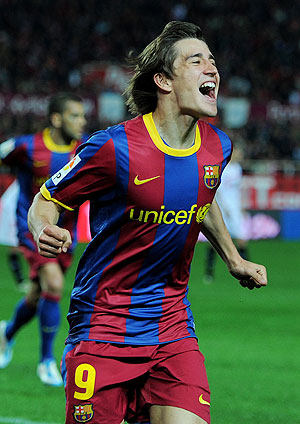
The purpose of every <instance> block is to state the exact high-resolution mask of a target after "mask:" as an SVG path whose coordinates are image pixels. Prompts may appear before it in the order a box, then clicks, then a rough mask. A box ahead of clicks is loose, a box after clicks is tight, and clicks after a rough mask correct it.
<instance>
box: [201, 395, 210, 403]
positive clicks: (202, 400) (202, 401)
mask: <svg viewBox="0 0 300 424" xmlns="http://www.w3.org/2000/svg"><path fill="white" fill-rule="evenodd" d="M199 402H200V403H201V404H202V405H210V403H209V402H207V401H206V400H204V399H203V394H201V395H200V396H199Z"/></svg>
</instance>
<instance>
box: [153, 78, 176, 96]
mask: <svg viewBox="0 0 300 424" xmlns="http://www.w3.org/2000/svg"><path fill="white" fill-rule="evenodd" d="M153 80H154V82H155V84H156V85H157V87H158V88H160V89H161V90H163V91H166V92H168V93H169V92H170V91H171V90H172V82H171V80H170V79H169V78H167V77H166V75H165V74H163V73H157V74H155V75H154V76H153Z"/></svg>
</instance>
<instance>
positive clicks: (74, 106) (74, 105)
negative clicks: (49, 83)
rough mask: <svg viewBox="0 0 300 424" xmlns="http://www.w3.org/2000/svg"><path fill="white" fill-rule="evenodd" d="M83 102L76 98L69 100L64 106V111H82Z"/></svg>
mask: <svg viewBox="0 0 300 424" xmlns="http://www.w3.org/2000/svg"><path fill="white" fill-rule="evenodd" d="M82 111H83V104H82V103H81V102H76V101H75V100H67V101H66V103H65V106H64V113H65V112H67V113H82Z"/></svg>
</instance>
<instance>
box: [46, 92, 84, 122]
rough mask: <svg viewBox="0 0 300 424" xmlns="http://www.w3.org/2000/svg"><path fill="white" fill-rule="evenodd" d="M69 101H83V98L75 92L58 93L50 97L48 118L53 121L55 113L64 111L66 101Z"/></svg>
mask: <svg viewBox="0 0 300 424" xmlns="http://www.w3.org/2000/svg"><path fill="white" fill-rule="evenodd" d="M69 101H73V102H80V103H82V98H81V97H79V96H78V95H77V94H74V93H67V92H66V93H63V92H62V93H58V94H54V96H52V97H51V98H50V101H49V106H48V120H49V122H51V115H53V113H63V112H64V110H65V108H66V103H67V102H69Z"/></svg>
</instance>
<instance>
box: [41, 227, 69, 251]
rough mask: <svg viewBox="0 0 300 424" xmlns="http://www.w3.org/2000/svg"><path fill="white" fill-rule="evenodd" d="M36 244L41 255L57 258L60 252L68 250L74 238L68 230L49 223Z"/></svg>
mask: <svg viewBox="0 0 300 424" xmlns="http://www.w3.org/2000/svg"><path fill="white" fill-rule="evenodd" d="M36 244H37V247H38V250H39V253H40V255H42V256H45V257H46V258H56V257H57V256H58V255H59V254H60V253H62V252H64V253H65V252H67V250H68V248H69V247H70V246H71V244H72V239H71V235H70V233H69V231H68V230H65V229H64V228H60V227H58V226H57V225H50V224H48V225H46V226H45V227H44V228H43V229H42V230H41V232H40V234H39V236H38V238H37V240H36Z"/></svg>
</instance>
